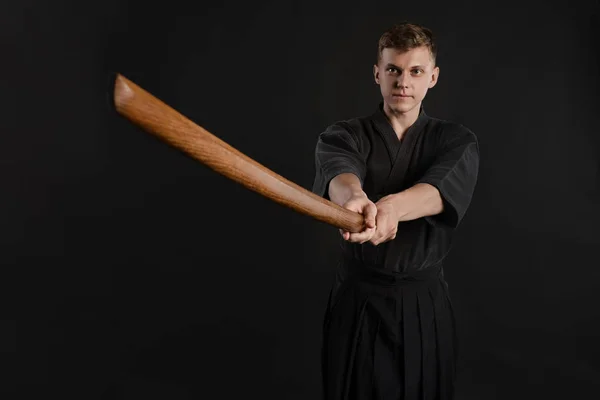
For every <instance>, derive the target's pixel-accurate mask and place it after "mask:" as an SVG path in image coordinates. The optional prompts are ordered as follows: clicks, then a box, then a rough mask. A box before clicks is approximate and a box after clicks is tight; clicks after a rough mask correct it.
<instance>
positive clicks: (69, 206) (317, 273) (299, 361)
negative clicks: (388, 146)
mask: <svg viewBox="0 0 600 400" xmlns="http://www.w3.org/2000/svg"><path fill="white" fill-rule="evenodd" d="M598 10H599V9H598V2H597V1H588V2H583V1H582V2H573V1H571V2H562V3H560V2H559V3H557V4H550V3H547V2H514V3H513V4H510V3H507V2H494V3H488V2H481V4H480V3H479V2H475V1H473V2H460V3H454V2H442V1H437V2H354V3H349V2H347V1H346V2H313V3H309V2H299V1H294V2H275V1H273V2H264V1H263V2H248V3H245V4H242V3H240V4H235V3H233V2H210V3H207V2H206V3H203V2H191V1H190V2H186V1H163V2H157V3H155V4H152V3H150V2H142V1H115V0H110V1H103V2H93V3H89V2H75V1H71V2H68V1H62V2H43V1H39V0H38V1H10V2H3V3H2V5H1V6H0V18H1V21H0V22H1V23H0V33H1V35H0V40H1V42H0V44H1V48H2V56H1V57H2V62H1V63H0V65H1V66H0V73H1V76H2V83H1V84H2V87H1V95H0V99H1V100H2V104H1V105H2V110H3V111H4V112H3V116H2V125H3V128H2V134H1V136H0V162H1V168H0V182H1V183H2V190H3V194H2V196H1V198H0V213H1V214H0V224H1V226H2V229H1V230H0V235H1V236H0V239H1V241H0V243H1V246H2V248H1V249H0V250H1V251H0V262H1V266H2V272H3V276H4V278H3V279H2V287H3V290H2V297H3V302H2V315H1V320H2V321H1V322H0V339H1V340H0V345H1V349H2V359H3V364H4V369H3V371H2V378H0V379H1V382H2V390H3V392H6V394H5V396H4V397H3V398H10V397H11V396H12V397H14V396H15V395H16V394H17V393H18V394H19V395H21V397H24V398H33V397H32V396H30V395H29V394H33V393H34V392H38V393H43V394H45V396H49V395H53V396H54V395H58V397H57V398H63V399H65V398H77V399H138V398H139V399H167V398H168V399H200V398H207V399H208V398H210V399H213V398H214V399H234V398H236V399H237V398H249V397H256V398H277V399H315V398H318V396H319V393H320V365H319V348H320V340H321V339H320V329H321V321H322V314H323V311H324V307H325V304H326V300H327V295H328V291H329V286H330V284H331V280H332V278H333V275H332V273H333V268H334V266H335V264H334V262H335V259H336V256H337V240H338V233H337V230H336V229H335V228H332V227H329V226H327V225H325V224H322V223H320V222H317V221H314V220H312V219H309V218H308V217H305V216H303V215H300V214H296V213H294V212H293V211H291V210H289V209H287V208H284V207H282V206H279V205H277V204H275V203H272V202H270V201H268V200H267V199H265V198H262V197H261V196H259V195H257V194H255V193H253V192H251V191H248V190H246V189H245V188H243V187H242V186H240V185H238V184H236V183H233V182H231V181H229V180H227V179H226V178H224V177H222V176H220V175H218V174H216V173H214V172H213V171H212V170H210V169H208V168H207V167H205V166H203V165H202V164H199V163H197V162H196V161H194V160H192V159H190V158H188V157H186V156H184V155H183V154H182V153H180V152H178V151H177V150H175V149H173V148H171V147H169V146H167V145H165V144H163V143H162V142H159V141H158V140H156V139H155V138H153V137H151V136H150V135H148V134H147V133H145V132H144V131H142V130H141V129H139V128H137V127H136V126H134V125H133V124H131V123H130V122H129V121H127V120H125V119H124V118H122V117H121V116H119V115H118V114H116V112H115V111H114V109H113V108H112V105H111V95H112V92H111V90H112V88H111V82H112V79H113V77H114V73H116V72H120V73H122V74H124V75H125V76H126V77H128V78H129V79H131V80H133V81H134V82H136V83H137V84H139V85H140V86H142V87H143V88H144V89H146V90H148V91H149V92H150V93H153V94H154V95H155V96H157V97H158V98H160V99H162V100H163V101H165V102H166V103H168V104H169V105H171V106H172V107H174V108H175V109H177V110H178V111H180V112H181V113H183V114H184V115H186V116H187V117H189V118H190V119H192V120H193V121H195V122H196V123H198V124H199V125H201V126H203V127H205V128H206V129H208V130H209V131H211V132H212V133H214V134H215V135H216V136H218V137H220V138H221V139H223V140H225V141H226V142H227V143H229V144H230V145H232V146H234V147H236V148H237V149H238V150H240V151H241V152H243V153H245V154H247V155H248V156H250V157H252V158H254V159H255V160H257V161H258V162H260V163H262V164H263V165H265V166H267V167H268V168H270V169H272V170H274V171H276V172H277V173H279V174H281V175H282V176H284V177H286V178H288V179H290V180H292V181H294V182H296V183H298V184H299V185H301V186H303V187H305V188H308V189H309V188H310V187H311V185H312V179H313V174H314V164H313V152H314V145H315V143H316V139H317V136H318V134H319V133H320V132H321V131H322V130H323V129H324V128H325V127H326V126H327V125H329V124H330V123H332V122H334V121H336V120H339V119H345V118H351V117H354V116H359V115H365V114H370V113H372V112H373V111H374V109H375V107H376V106H377V103H378V102H379V99H380V95H379V92H378V87H377V86H376V85H375V83H374V82H373V78H372V65H373V61H374V57H375V55H376V45H377V40H378V38H379V35H380V34H381V33H382V32H383V31H384V30H385V29H386V28H388V27H389V26H391V25H392V24H394V23H396V22H399V21H402V20H410V21H413V22H417V23H422V24H424V25H426V26H428V27H430V28H431V29H432V30H433V31H434V32H435V33H436V35H437V37H438V44H439V48H440V52H439V57H438V63H439V66H440V69H441V73H440V80H439V83H438V85H437V86H436V87H435V88H434V89H433V90H431V91H430V92H429V94H428V97H427V99H426V100H425V108H426V111H427V113H428V114H429V115H432V116H435V117H439V118H444V119H450V120H454V121H457V122H460V123H462V124H464V125H466V126H467V127H469V128H470V129H472V130H473V131H474V132H475V133H476V134H477V135H478V138H479V141H480V149H481V169H480V178H479V183H478V186H477V189H476V193H475V196H474V199H473V202H472V205H471V208H470V209H469V211H468V213H467V215H466V217H465V219H464V222H463V224H462V225H461V226H460V227H459V229H458V231H457V234H456V240H455V245H454V249H453V251H452V253H451V255H450V256H449V258H448V261H447V264H446V267H445V270H446V278H447V280H448V282H449V285H450V290H451V295H452V300H453V304H454V307H455V309H456V312H457V319H458V323H459V333H460V335H461V343H462V353H461V361H460V371H459V372H460V375H459V381H458V385H459V388H458V399H542V398H544V399H567V398H568V399H571V398H573V399H574V398H589V397H588V396H591V397H595V394H594V392H595V393H596V394H597V393H598V389H599V386H600V354H599V353H600V345H599V344H598V337H599V335H600V311H599V310H600V309H599V307H598V304H599V300H600V297H599V296H598V289H600V283H599V279H600V268H599V267H600V261H599V260H598V257H597V252H598V246H600V234H599V233H598V226H599V224H600V194H599V189H600V187H599V181H600V177H599V169H600V135H599V132H598V111H599V109H600V107H599V105H600V101H599V95H600V90H599V89H600V79H599V76H600V75H599V73H598V72H599V70H600V57H599V52H598V50H599V47H600V46H599V43H600V23H599V11H598ZM18 283H22V284H18ZM17 320H18V321H19V323H18V329H17ZM17 332H18V337H19V340H18V346H17ZM17 348H18V357H17ZM9 394H10V396H9ZM36 398H37V397H36ZM44 398H47V397H44Z"/></svg>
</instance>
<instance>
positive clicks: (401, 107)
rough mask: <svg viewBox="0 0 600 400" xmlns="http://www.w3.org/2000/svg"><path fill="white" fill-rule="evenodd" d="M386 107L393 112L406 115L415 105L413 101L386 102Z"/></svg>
mask: <svg viewBox="0 0 600 400" xmlns="http://www.w3.org/2000/svg"><path fill="white" fill-rule="evenodd" d="M388 106H389V107H390V110H392V111H393V112H396V113H406V112H409V111H410V110H412V109H413V108H415V106H416V104H415V102H414V100H413V99H410V101H398V100H392V101H390V102H388Z"/></svg>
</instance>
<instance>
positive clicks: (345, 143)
mask: <svg viewBox="0 0 600 400" xmlns="http://www.w3.org/2000/svg"><path fill="white" fill-rule="evenodd" d="M360 148H361V146H360V140H359V138H358V137H357V135H356V133H355V132H353V130H352V129H351V128H350V127H349V126H347V125H346V124H343V123H337V124H334V125H332V126H330V127H328V128H327V129H326V130H325V132H323V133H321V134H320V135H319V139H318V141H317V145H316V149H315V179H314V182H313V187H312V191H313V192H314V193H315V194H317V195H319V196H321V197H324V198H326V199H329V193H328V192H329V190H328V188H329V182H330V181H331V180H332V179H333V178H335V177H336V176H337V175H339V174H342V173H352V174H354V175H356V176H357V177H358V179H359V180H360V183H361V185H362V184H363V183H364V180H365V175H366V170H367V168H366V160H365V158H364V157H363V156H362V155H361V150H360Z"/></svg>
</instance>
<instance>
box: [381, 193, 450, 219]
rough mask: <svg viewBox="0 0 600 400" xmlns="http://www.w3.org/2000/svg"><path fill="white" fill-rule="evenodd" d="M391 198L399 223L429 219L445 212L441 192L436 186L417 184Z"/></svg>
mask: <svg viewBox="0 0 600 400" xmlns="http://www.w3.org/2000/svg"><path fill="white" fill-rule="evenodd" d="M390 197H391V201H392V202H393V204H394V210H395V212H396V216H397V218H398V222H403V221H411V220H414V219H418V218H421V217H428V216H431V215H436V214H440V213H441V212H442V211H444V203H443V202H442V197H441V195H440V192H439V191H438V189H437V188H436V187H435V186H432V185H429V184H427V183H417V184H416V185H414V186H412V187H410V188H408V189H406V190H404V191H402V192H399V193H395V194H392V195H390Z"/></svg>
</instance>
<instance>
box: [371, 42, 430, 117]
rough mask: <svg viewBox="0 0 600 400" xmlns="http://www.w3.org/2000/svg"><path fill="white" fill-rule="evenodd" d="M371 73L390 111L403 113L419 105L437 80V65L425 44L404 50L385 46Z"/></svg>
mask: <svg viewBox="0 0 600 400" xmlns="http://www.w3.org/2000/svg"><path fill="white" fill-rule="evenodd" d="M373 73H374V75H375V82H377V84H378V85H379V86H380V89H381V95H382V96H383V101H384V102H385V103H386V105H387V106H388V108H389V110H390V111H392V112H393V113H406V112H408V111H410V110H413V109H414V108H415V107H420V105H421V101H422V100H423V99H424V98H425V95H426V94H427V90H429V88H432V87H433V86H435V84H436V83H437V78H438V75H439V68H438V67H436V66H434V64H433V60H432V59H431V53H430V52H429V49H428V48H427V47H425V46H422V47H416V48H414V49H411V50H408V51H406V52H401V51H399V50H396V49H392V48H387V49H383V51H382V54H381V60H379V63H378V64H377V65H375V66H374V68H373Z"/></svg>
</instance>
